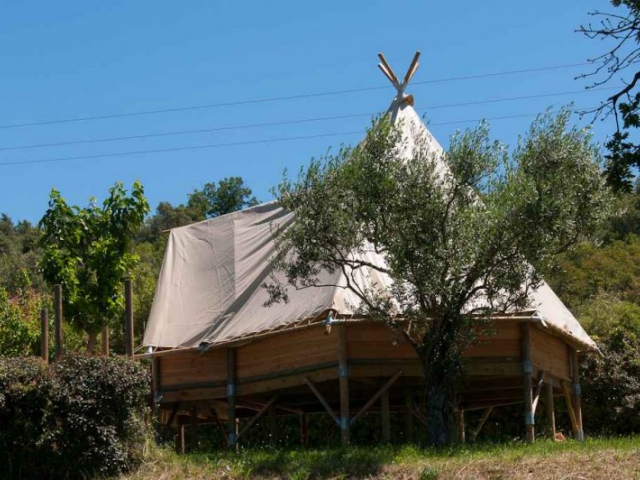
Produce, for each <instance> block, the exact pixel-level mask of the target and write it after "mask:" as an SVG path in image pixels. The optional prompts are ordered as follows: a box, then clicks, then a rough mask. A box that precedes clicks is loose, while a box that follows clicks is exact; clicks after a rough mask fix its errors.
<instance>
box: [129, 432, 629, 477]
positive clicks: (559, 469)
mask: <svg viewBox="0 0 640 480" xmlns="http://www.w3.org/2000/svg"><path fill="white" fill-rule="evenodd" d="M127 478H128V479H145V480H146V479H151V478H153V479H178V478H194V479H205V478H206V479H212V478H291V479H306V478H393V479H396V478H400V479H403V478H406V479H410V478H420V479H435V478H438V479H447V478H456V479H496V480H497V479H512V478H514V479H525V478H535V479H580V478H589V479H591V478H593V479H606V480H613V479H640V437H634V438H631V439H628V438H627V439H589V440H587V441H586V442H584V443H577V442H573V441H567V442H564V443H552V442H549V441H539V442H537V443H536V444H535V445H532V446H526V445H523V444H518V443H512V444H508V445H474V446H470V447H455V448H452V449H450V450H440V451H435V450H428V449H419V448H417V447H410V446H407V447H390V446H389V447H373V448H364V447H354V448H349V449H334V450H332V449H329V450H282V451H278V450H269V449H263V450H247V451H243V452H241V453H240V454H237V455H233V454H230V453H226V452H216V453H211V454H193V455H185V456H178V455H176V454H174V453H172V452H170V451H168V450H159V451H155V452H154V453H153V454H152V455H151V456H150V459H149V461H148V462H147V463H145V464H144V465H143V466H142V467H141V468H140V469H139V470H138V472H136V473H135V474H134V475H131V474H130V475H128V476H127Z"/></svg>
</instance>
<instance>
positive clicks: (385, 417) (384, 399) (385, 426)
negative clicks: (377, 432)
mask: <svg viewBox="0 0 640 480" xmlns="http://www.w3.org/2000/svg"><path fill="white" fill-rule="evenodd" d="M380 418H381V420H382V441H383V442H384V443H389V442H390V441H391V414H390V411H389V389H388V388H387V389H386V390H385V391H384V392H382V395H381V396H380Z"/></svg>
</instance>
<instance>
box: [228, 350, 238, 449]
mask: <svg viewBox="0 0 640 480" xmlns="http://www.w3.org/2000/svg"><path fill="white" fill-rule="evenodd" d="M236 390H237V385H236V351H235V349H234V348H228V349H227V415H228V417H229V425H228V430H227V439H228V445H229V448H230V449H232V450H237V447H238V439H237V437H236V435H237V428H238V425H237V419H236V395H237V391H236Z"/></svg>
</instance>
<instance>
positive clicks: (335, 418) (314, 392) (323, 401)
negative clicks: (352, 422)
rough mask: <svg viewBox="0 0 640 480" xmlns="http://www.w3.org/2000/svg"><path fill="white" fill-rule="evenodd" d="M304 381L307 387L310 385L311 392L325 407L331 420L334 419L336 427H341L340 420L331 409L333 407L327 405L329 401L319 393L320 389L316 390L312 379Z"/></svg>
mask: <svg viewBox="0 0 640 480" xmlns="http://www.w3.org/2000/svg"><path fill="white" fill-rule="evenodd" d="M304 381H305V383H306V384H307V385H309V388H310V389H311V391H312V392H313V394H314V395H315V396H316V397H317V398H318V400H319V401H320V403H321V404H322V406H323V407H324V409H325V410H326V411H327V413H328V414H329V416H330V417H331V418H333V421H334V422H336V425H338V426H340V420H338V417H337V416H336V414H335V412H334V411H333V410H332V409H331V407H330V406H329V404H328V403H327V401H326V400H325V399H324V397H323V396H322V394H321V393H320V392H319V391H318V389H317V388H316V386H315V385H314V384H313V382H312V381H311V379H310V378H309V377H304Z"/></svg>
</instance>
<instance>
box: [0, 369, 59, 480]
mask: <svg viewBox="0 0 640 480" xmlns="http://www.w3.org/2000/svg"><path fill="white" fill-rule="evenodd" d="M48 375H49V372H48V371H47V366H46V365H45V363H44V362H43V361H42V360H40V359H39V358H37V357H26V358H3V357H0V426H1V427H0V465H2V466H3V467H2V469H1V470H0V477H6V478H25V477H26V478H30V477H36V478H37V477H44V476H45V471H46V468H45V467H43V466H42V465H41V463H42V462H41V461H40V460H41V459H43V460H45V459H44V457H43V456H42V449H41V445H40V440H41V438H42V436H43V433H44V431H43V426H44V421H43V420H44V412H45V409H46V408H47V405H48V401H49V399H48V397H49V387H50V382H49V378H48ZM34 459H38V462H34Z"/></svg>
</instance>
